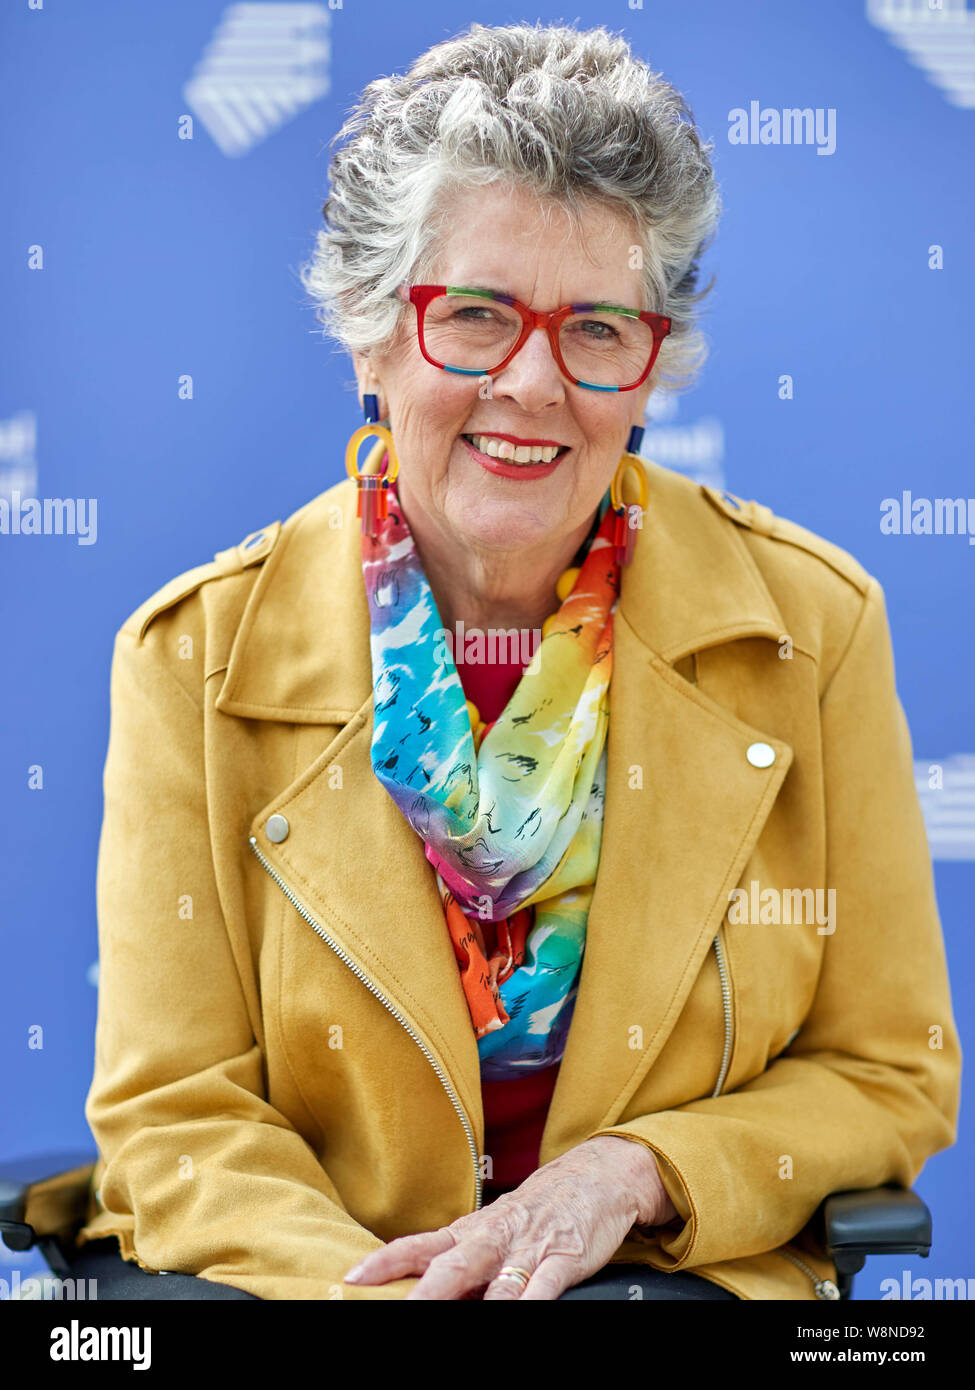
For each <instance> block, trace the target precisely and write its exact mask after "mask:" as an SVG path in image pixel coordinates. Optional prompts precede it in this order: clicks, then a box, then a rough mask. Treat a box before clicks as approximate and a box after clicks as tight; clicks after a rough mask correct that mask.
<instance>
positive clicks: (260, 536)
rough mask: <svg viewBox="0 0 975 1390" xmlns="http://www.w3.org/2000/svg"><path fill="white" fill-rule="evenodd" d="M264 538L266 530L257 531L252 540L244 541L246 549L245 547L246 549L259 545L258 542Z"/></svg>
mask: <svg viewBox="0 0 975 1390" xmlns="http://www.w3.org/2000/svg"><path fill="white" fill-rule="evenodd" d="M263 539H264V532H263V531H258V533H257V535H256V536H251V538H250V540H246V541H244V549H245V550H250V549H251V547H252V546H255V545H257V544H258V543H259V542H260V541H262V540H263Z"/></svg>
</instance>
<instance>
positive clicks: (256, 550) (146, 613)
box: [122, 521, 281, 642]
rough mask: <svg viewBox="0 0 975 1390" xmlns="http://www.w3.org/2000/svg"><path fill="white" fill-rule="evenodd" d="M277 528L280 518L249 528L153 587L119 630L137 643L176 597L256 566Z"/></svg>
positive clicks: (274, 538) (267, 551)
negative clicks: (201, 560)
mask: <svg viewBox="0 0 975 1390" xmlns="http://www.w3.org/2000/svg"><path fill="white" fill-rule="evenodd" d="M280 531H281V523H280V521H273V522H272V523H271V524H270V526H264V527H262V529H261V530H260V531H252V532H251V533H250V535H248V536H245V537H244V539H243V540H242V541H241V542H240V544H239V545H232V546H229V547H228V548H227V549H226V550H218V551H217V553H216V555H214V557H213V559H212V560H211V561H210V562H209V563H208V564H205V565H195V566H194V567H193V569H189V570H185V571H184V572H183V573H182V574H177V575H176V576H175V577H174V578H173V579H170V580H169V582H168V583H167V584H164V585H163V586H162V588H161V589H157V591H156V592H155V593H154V594H151V595H150V597H149V598H147V599H146V600H145V602H144V603H142V604H140V605H139V607H138V608H137V609H136V610H135V612H134V613H133V614H131V616H130V617H129V618H128V619H127V620H126V622H125V623H124V624H123V625H122V631H123V632H128V633H131V634H133V635H134V636H135V637H136V638H137V639H138V640H139V641H140V642H141V641H142V639H143V637H144V636H145V635H146V632H147V630H148V628H149V625H150V623H151V622H152V620H153V619H154V618H156V617H158V616H159V614H160V613H164V612H165V611H166V609H167V608H172V607H173V605H174V604H176V603H178V602H179V601H180V599H183V598H186V597H187V596H188V595H189V594H192V593H195V591H196V590H197V589H199V588H200V586H201V585H202V584H205V583H206V582H207V580H209V579H220V578H222V577H223V576H224V575H228V574H239V573H240V571H241V570H243V569H246V568H247V566H248V565H256V564H257V563H258V562H259V561H261V560H266V559H267V557H268V556H269V555H270V553H271V551H272V550H273V549H274V546H275V544H276V542H277V539H278V535H279V534H280Z"/></svg>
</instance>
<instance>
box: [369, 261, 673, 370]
mask: <svg viewBox="0 0 975 1390" xmlns="http://www.w3.org/2000/svg"><path fill="white" fill-rule="evenodd" d="M400 290H406V291H408V299H407V300H404V299H403V296H402V295H401V294H400ZM447 294H465V295H469V296H470V297H471V298H474V299H489V300H493V301H495V302H496V303H500V304H506V305H507V306H508V307H509V308H512V309H515V310H516V311H517V313H518V314H519V315H520V317H521V321H522V326H521V333H520V334H519V335H518V338H517V340H516V341H515V345H514V347H513V348H512V349H511V351H510V352H509V353H508V355H507V357H505V358H504V360H503V361H502V362H500V363H499V364H498V366H496V367H491V368H490V369H488V370H480V369H478V368H475V367H450V366H448V365H447V364H446V363H445V362H438V361H437V360H436V359H435V358H433V357H431V356H430V354H429V352H427V348H426V343H425V342H424V337H423V324H424V319H425V317H426V311H427V305H428V304H429V303H430V302H431V300H433V299H437V298H439V297H440V296H441V295H447ZM390 298H391V299H399V300H400V302H401V303H406V302H408V303H411V304H412V305H413V307H414V308H415V309H416V336H417V342H418V343H419V346H420V352H421V354H422V356H423V357H424V359H425V360H426V361H427V362H429V363H430V365H431V366H432V367H438V368H439V369H440V370H441V371H442V372H455V373H457V374H458V375H460V376H491V377H494V376H497V374H498V373H499V372H503V371H504V369H505V367H507V366H508V364H509V363H510V362H511V361H512V359H513V358H514V357H515V355H516V353H518V352H520V351H521V349H522V348H523V347H524V346H525V344H526V343H527V341H528V339H529V337H530V336H531V334H532V333H533V332H534V331H535V329H536V328H543V329H544V330H545V332H546V334H547V335H548V340H549V344H550V345H551V348H552V355H553V357H554V358H555V360H556V362H557V363H558V367H559V371H560V372H561V373H562V375H563V376H564V377H566V378H567V379H568V380H569V381H571V383H572V385H573V386H581V387H583V388H584V389H585V390H587V391H635V390H636V389H637V387H638V386H642V385H643V383H644V382H645V381H646V379H647V377H648V376H649V375H650V373H651V372H652V371H653V366H654V363H655V362H656V360H657V355H658V353H659V352H660V349H661V347H662V346H663V341H664V339H665V338H666V337H667V336H668V334H669V333H670V331H671V328H672V327H673V320H672V319H670V318H668V317H667V315H666V314H654V313H651V311H650V310H649V309H628V308H626V306H625V305H622V304H606V303H601V302H597V303H592V304H563V305H562V306H561V308H559V309H550V310H548V311H544V310H541V311H540V310H536V309H533V308H532V307H531V305H529V304H523V303H522V302H521V300H520V299H515V298H514V296H513V295H510V294H502V293H501V292H500V291H498V290H483V289H472V288H468V287H465V286H462V285H400V286H398V288H397V289H395V290H394V291H393V292H392V294H391V295H390ZM595 310H600V311H601V312H603V313H616V314H626V315H627V317H629V318H637V319H639V320H640V321H641V323H645V324H647V326H648V327H649V328H650V331H651V332H652V334H653V351H652V352H651V353H650V360H649V362H648V363H647V365H646V367H645V369H644V371H643V375H642V376H641V377H640V378H639V380H637V381H634V382H633V383H632V384H631V385H629V386H600V385H597V383H596V382H592V381H582V380H581V378H579V377H575V376H573V375H572V373H571V372H570V371H569V369H568V367H567V366H566V365H565V359H564V358H563V356H562V349H561V348H560V346H559V329H560V328H561V327H562V324H563V323H564V322H565V320H566V319H567V318H568V317H569V315H570V314H582V313H591V312H593V311H595Z"/></svg>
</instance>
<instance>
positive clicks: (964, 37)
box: [867, 0, 975, 108]
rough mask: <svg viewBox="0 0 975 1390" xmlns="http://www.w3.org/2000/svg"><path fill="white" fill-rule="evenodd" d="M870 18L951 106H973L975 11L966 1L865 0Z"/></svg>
mask: <svg viewBox="0 0 975 1390" xmlns="http://www.w3.org/2000/svg"><path fill="white" fill-rule="evenodd" d="M867 19H868V20H869V21H870V23H871V24H873V25H876V27H877V28H878V29H883V30H885V32H886V34H887V37H888V38H889V39H890V41H891V43H892V44H894V45H895V46H896V47H897V48H900V49H902V50H903V51H904V53H905V55H906V57H907V61H908V62H909V63H913V64H914V66H915V67H918V68H920V69H921V70H922V72H924V73H925V74H926V75H927V77H928V78H929V80H930V81H931V82H933V83H934V85H935V86H936V87H940V88H941V90H942V91H943V92H944V94H945V97H946V99H947V100H948V101H949V102H950V103H951V105H952V106H962V107H968V108H971V107H973V106H975V12H969V9H968V5H967V0H940V4H938V5H937V6H935V5H932V3H931V0H867Z"/></svg>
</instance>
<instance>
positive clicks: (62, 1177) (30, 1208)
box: [0, 1150, 98, 1250]
mask: <svg viewBox="0 0 975 1390" xmlns="http://www.w3.org/2000/svg"><path fill="white" fill-rule="evenodd" d="M97 1157H98V1155H97V1154H95V1153H92V1152H91V1151H90V1150H86V1151H84V1152H79V1151H77V1150H66V1151H62V1152H58V1153H46V1154H30V1155H28V1156H26V1157H24V1158H10V1159H0V1240H2V1241H3V1243H4V1245H6V1246H7V1248H8V1249H9V1250H30V1249H31V1247H32V1246H33V1245H34V1244H35V1243H36V1241H37V1239H38V1237H39V1236H47V1235H58V1234H61V1233H63V1232H66V1231H69V1230H70V1229H71V1228H72V1227H73V1226H77V1225H79V1224H80V1223H81V1222H83V1221H84V1219H85V1213H86V1209H87V1202H88V1193H89V1189H90V1186H91V1177H92V1174H93V1172H94V1170H95V1163H96V1161H97Z"/></svg>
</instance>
